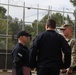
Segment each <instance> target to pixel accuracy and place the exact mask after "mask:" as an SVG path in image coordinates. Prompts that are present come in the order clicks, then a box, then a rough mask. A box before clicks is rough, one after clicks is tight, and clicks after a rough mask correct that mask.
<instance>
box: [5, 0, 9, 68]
mask: <svg viewBox="0 0 76 75" xmlns="http://www.w3.org/2000/svg"><path fill="white" fill-rule="evenodd" d="M8 22H9V0H8V12H7V27H6V36H7V37H6V58H5V69H7V50H8Z"/></svg>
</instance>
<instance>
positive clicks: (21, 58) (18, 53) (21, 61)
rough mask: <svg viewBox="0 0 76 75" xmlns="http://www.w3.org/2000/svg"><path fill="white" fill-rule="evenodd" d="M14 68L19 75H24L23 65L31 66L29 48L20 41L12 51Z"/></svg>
mask: <svg viewBox="0 0 76 75" xmlns="http://www.w3.org/2000/svg"><path fill="white" fill-rule="evenodd" d="M12 59H13V65H14V67H13V69H16V73H17V75H23V72H22V67H24V66H25V67H29V50H28V48H27V47H26V46H23V45H22V44H20V43H18V44H17V45H16V46H15V47H14V49H13V51H12Z"/></svg>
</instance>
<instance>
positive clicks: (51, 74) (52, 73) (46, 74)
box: [37, 68, 60, 75]
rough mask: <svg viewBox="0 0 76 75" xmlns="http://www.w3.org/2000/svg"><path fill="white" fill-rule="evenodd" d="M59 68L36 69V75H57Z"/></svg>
mask: <svg viewBox="0 0 76 75" xmlns="http://www.w3.org/2000/svg"><path fill="white" fill-rule="evenodd" d="M59 73H60V69H59V68H38V69H37V75H59Z"/></svg>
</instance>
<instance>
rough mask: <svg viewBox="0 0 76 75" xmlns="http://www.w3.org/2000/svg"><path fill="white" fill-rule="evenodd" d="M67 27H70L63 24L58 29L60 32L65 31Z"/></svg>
mask: <svg viewBox="0 0 76 75" xmlns="http://www.w3.org/2000/svg"><path fill="white" fill-rule="evenodd" d="M69 26H71V25H68V24H64V25H62V26H61V27H60V30H65V29H67V28H68V27H69Z"/></svg>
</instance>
